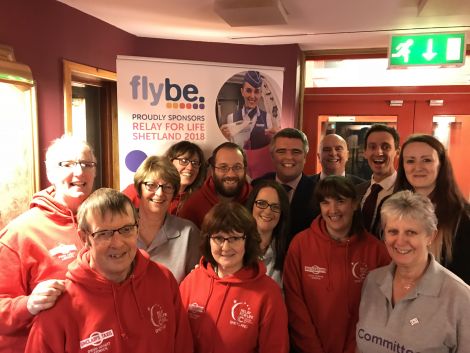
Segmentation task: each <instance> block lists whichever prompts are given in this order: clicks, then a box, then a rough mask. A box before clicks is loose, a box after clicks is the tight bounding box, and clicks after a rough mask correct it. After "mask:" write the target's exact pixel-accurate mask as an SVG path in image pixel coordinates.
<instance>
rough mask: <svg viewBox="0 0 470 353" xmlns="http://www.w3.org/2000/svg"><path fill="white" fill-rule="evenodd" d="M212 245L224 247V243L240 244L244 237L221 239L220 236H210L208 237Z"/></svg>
mask: <svg viewBox="0 0 470 353" xmlns="http://www.w3.org/2000/svg"><path fill="white" fill-rule="evenodd" d="M210 238H211V239H212V240H213V241H214V243H216V244H217V245H218V246H224V243H225V242H227V243H229V244H240V242H241V241H242V240H245V239H246V235H242V236H241V237H223V236H221V235H212V236H211V237H210Z"/></svg>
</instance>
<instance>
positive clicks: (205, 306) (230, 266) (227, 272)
mask: <svg viewBox="0 0 470 353" xmlns="http://www.w3.org/2000/svg"><path fill="white" fill-rule="evenodd" d="M202 237H203V242H202V245H201V250H202V253H203V257H202V258H201V261H200V265H199V267H198V268H197V269H195V270H194V271H193V272H191V273H190V274H189V275H188V276H187V277H186V278H185V279H184V280H183V282H182V283H181V285H180V291H181V298H182V300H183V305H184V306H185V308H186V309H187V311H188V314H189V319H190V320H189V321H190V325H191V329H192V332H193V339H194V347H195V352H196V353H209V352H210V353H255V352H259V353H267V352H269V353H271V352H276V353H286V352H288V349H289V343H288V333H287V313H286V308H285V306H284V302H283V300H282V295H281V291H280V288H279V286H278V285H277V284H276V282H274V280H272V279H271V278H270V277H268V276H267V275H266V267H265V266H264V264H263V263H262V262H261V261H260V260H259V255H260V236H259V234H258V232H257V226H256V222H255V220H254V219H253V217H252V216H251V214H250V213H249V212H248V211H247V210H246V209H245V208H244V207H243V206H242V205H240V204H239V203H235V202H222V203H219V204H217V205H215V206H214V207H213V208H212V209H211V210H210V211H209V213H208V214H207V215H206V216H205V218H204V222H203V225H202Z"/></svg>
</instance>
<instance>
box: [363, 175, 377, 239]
mask: <svg viewBox="0 0 470 353" xmlns="http://www.w3.org/2000/svg"><path fill="white" fill-rule="evenodd" d="M381 190H382V186H380V184H373V185H372V186H371V190H370V194H369V196H367V198H366V200H365V201H364V205H363V206H362V219H363V221H364V226H365V227H366V229H367V230H368V231H371V229H370V228H371V227H372V219H373V217H374V212H375V206H376V204H377V196H379V192H380V191H381Z"/></svg>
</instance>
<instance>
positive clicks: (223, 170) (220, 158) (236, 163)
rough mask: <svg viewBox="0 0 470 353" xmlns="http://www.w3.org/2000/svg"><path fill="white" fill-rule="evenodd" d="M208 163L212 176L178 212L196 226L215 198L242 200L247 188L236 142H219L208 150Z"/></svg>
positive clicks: (244, 159) (243, 157)
mask: <svg viewBox="0 0 470 353" xmlns="http://www.w3.org/2000/svg"><path fill="white" fill-rule="evenodd" d="M209 163H210V165H211V167H212V176H210V177H209V178H208V179H207V180H206V182H205V183H204V185H203V186H202V187H201V188H200V189H199V190H197V191H196V192H194V193H193V194H192V195H191V196H190V197H189V199H188V200H187V201H186V202H185V204H184V205H183V207H182V208H181V211H180V214H179V216H180V217H182V218H186V219H189V220H190V221H192V222H193V223H194V224H195V225H196V226H197V227H198V228H200V227H201V225H202V221H203V219H204V216H205V215H206V213H207V212H209V210H210V209H211V208H212V207H213V206H214V205H216V204H217V203H218V202H219V201H222V200H229V201H236V202H240V203H242V204H244V203H245V201H246V199H247V198H248V194H249V193H250V190H251V186H250V184H248V182H247V180H246V166H247V161H246V155H245V151H243V149H242V148H241V147H240V146H238V145H237V144H235V143H233V142H225V143H223V144H221V145H219V146H218V147H217V148H216V149H215V150H214V151H213V152H212V156H211V157H210V159H209Z"/></svg>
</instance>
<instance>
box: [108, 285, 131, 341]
mask: <svg viewBox="0 0 470 353" xmlns="http://www.w3.org/2000/svg"><path fill="white" fill-rule="evenodd" d="M111 288H112V289H113V300H114V311H115V313H116V318H117V322H118V325H119V331H121V332H120V334H121V338H127V334H126V333H125V332H124V327H122V323H121V319H120V316H119V311H118V305H117V298H116V289H115V288H114V285H112V286H111Z"/></svg>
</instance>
